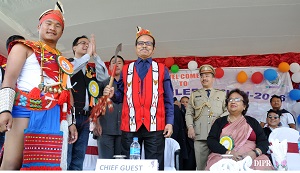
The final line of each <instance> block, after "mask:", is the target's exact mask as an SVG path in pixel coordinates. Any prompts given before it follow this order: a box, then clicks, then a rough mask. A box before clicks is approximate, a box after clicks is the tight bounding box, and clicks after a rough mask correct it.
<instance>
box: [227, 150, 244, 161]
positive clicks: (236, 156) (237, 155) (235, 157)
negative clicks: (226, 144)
mask: <svg viewBox="0 0 300 173" xmlns="http://www.w3.org/2000/svg"><path fill="white" fill-rule="evenodd" d="M230 154H231V155H233V157H232V159H233V160H235V161H240V160H243V159H244V156H243V155H242V154H241V153H239V152H237V151H234V150H232V151H231V152H230Z"/></svg>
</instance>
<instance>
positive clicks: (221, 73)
mask: <svg viewBox="0 0 300 173" xmlns="http://www.w3.org/2000/svg"><path fill="white" fill-rule="evenodd" d="M215 71H216V74H215V77H216V78H218V79H219V78H222V77H223V76H224V70H223V69H222V68H221V67H218V68H216V70H215Z"/></svg>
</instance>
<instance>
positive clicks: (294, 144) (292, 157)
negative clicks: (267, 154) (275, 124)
mask: <svg viewBox="0 0 300 173" xmlns="http://www.w3.org/2000/svg"><path fill="white" fill-rule="evenodd" d="M270 139H278V140H279V141H283V140H284V139H286V140H287V142H288V151H287V167H288V170H289V171H290V170H300V164H299V163H300V154H299V150H298V139H299V132H298V131H297V130H295V129H292V128H289V127H280V128H276V129H274V130H273V131H272V132H271V133H270V136H269V141H270ZM271 156H272V154H271ZM272 161H273V165H274V158H273V156H272Z"/></svg>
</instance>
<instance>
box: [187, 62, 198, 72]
mask: <svg viewBox="0 0 300 173" xmlns="http://www.w3.org/2000/svg"><path fill="white" fill-rule="evenodd" d="M197 67H198V64H197V62H196V61H190V62H189V63H188V68H189V69H190V70H196V69H197Z"/></svg>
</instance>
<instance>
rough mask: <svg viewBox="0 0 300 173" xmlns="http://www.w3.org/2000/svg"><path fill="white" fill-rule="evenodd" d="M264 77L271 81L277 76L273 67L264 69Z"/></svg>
mask: <svg viewBox="0 0 300 173" xmlns="http://www.w3.org/2000/svg"><path fill="white" fill-rule="evenodd" d="M264 77H265V78H266V79H267V80H268V81H273V80H275V79H276V78H277V72H276V71H275V70H274V69H267V70H265V71H264Z"/></svg>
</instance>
